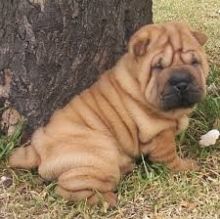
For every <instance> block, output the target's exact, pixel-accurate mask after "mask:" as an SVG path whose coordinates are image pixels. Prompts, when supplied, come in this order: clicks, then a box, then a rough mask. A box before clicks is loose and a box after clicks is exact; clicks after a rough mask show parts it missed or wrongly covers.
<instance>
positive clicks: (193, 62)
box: [191, 56, 200, 66]
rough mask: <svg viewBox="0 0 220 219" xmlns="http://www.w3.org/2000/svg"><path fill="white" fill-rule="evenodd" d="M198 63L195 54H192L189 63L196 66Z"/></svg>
mask: <svg viewBox="0 0 220 219" xmlns="http://www.w3.org/2000/svg"><path fill="white" fill-rule="evenodd" d="M199 64H200V62H199V60H198V59H197V58H196V57H195V56H193V57H192V61H191V65H194V66H196V65H199Z"/></svg>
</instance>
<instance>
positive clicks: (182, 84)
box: [174, 82, 188, 92]
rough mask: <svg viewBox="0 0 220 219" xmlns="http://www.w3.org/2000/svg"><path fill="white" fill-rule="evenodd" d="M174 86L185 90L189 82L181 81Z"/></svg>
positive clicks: (179, 89)
mask: <svg viewBox="0 0 220 219" xmlns="http://www.w3.org/2000/svg"><path fill="white" fill-rule="evenodd" d="M174 87H175V88H176V90H178V91H180V92H183V91H185V90H186V89H187V87H188V83H187V82H179V83H177V84H176V85H174Z"/></svg>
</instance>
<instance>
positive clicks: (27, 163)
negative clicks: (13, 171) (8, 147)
mask: <svg viewBox="0 0 220 219" xmlns="http://www.w3.org/2000/svg"><path fill="white" fill-rule="evenodd" d="M39 164H40V157H39V155H38V154H37V152H36V150H35V148H34V147H33V146H32V145H29V146H27V147H19V148H17V149H15V150H14V151H13V153H12V155H11V156H10V158H9V165H10V167H12V168H24V169H32V168H35V167H38V166H39Z"/></svg>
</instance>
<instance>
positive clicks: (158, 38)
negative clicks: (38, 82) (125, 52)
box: [129, 22, 207, 55]
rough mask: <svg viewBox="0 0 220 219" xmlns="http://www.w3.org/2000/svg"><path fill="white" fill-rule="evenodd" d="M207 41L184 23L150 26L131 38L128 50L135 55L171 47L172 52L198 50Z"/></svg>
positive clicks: (202, 35) (204, 36)
mask: <svg viewBox="0 0 220 219" xmlns="http://www.w3.org/2000/svg"><path fill="white" fill-rule="evenodd" d="M206 40H207V37H206V35H204V34H202V33H200V32H196V31H193V30H191V29H190V28H189V26H187V25H186V24H184V23H173V22H172V23H166V24H152V25H147V26H144V27H142V28H141V29H140V30H138V31H137V32H136V33H135V34H134V35H133V36H132V37H131V40H130V43H129V50H131V51H132V52H133V53H134V54H136V55H144V54H145V53H146V51H147V50H148V51H151V50H155V49H157V48H163V47H164V45H167V44H169V45H171V46H172V48H173V50H174V51H183V52H184V51H187V50H191V49H193V48H199V47H200V46H201V45H203V44H204V43H205V42H206Z"/></svg>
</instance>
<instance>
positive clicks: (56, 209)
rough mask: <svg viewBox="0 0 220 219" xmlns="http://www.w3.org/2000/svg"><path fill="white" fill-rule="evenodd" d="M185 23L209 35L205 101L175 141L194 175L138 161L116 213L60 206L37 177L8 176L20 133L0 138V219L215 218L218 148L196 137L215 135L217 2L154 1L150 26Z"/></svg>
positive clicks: (219, 62) (219, 86) (219, 59)
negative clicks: (194, 163)
mask: <svg viewBox="0 0 220 219" xmlns="http://www.w3.org/2000/svg"><path fill="white" fill-rule="evenodd" d="M173 19H174V20H186V21H187V22H189V23H191V25H192V26H194V27H197V28H198V29H201V30H203V31H205V32H206V33H207V34H208V35H209V42H208V44H207V46H206V49H207V51H208V54H209V59H210V63H211V74H210V76H209V80H208V96H207V97H206V99H205V100H204V101H203V102H202V103H201V104H200V105H199V106H198V107H197V109H196V110H195V112H194V113H193V115H192V119H191V123H190V127H189V129H188V130H187V131H186V132H184V133H182V134H181V135H180V136H178V138H177V143H178V148H179V153H180V154H181V155H182V156H188V157H193V158H195V159H197V160H198V161H199V162H200V165H201V170H200V171H198V172H190V173H178V174H172V173H170V172H168V171H167V170H166V169H165V168H164V167H163V166H160V165H152V164H149V163H147V162H145V161H144V160H143V159H141V160H140V164H139V165H138V166H137V167H136V168H135V170H134V171H133V173H132V174H130V175H129V176H127V177H126V178H125V179H124V180H122V182H121V183H120V185H119V187H118V190H119V192H118V193H119V204H118V206H117V208H115V209H112V210H106V208H105V206H101V207H93V208H89V207H87V205H86V203H85V202H81V203H78V204H74V203H68V202H65V201H64V200H63V199H61V198H60V197H57V196H56V195H55V193H54V190H53V189H54V186H55V185H54V184H53V183H52V184H51V183H47V182H44V181H43V180H42V179H41V178H40V177H39V176H38V175H37V172H36V171H24V170H17V171H13V170H11V169H10V168H8V166H7V157H8V154H9V153H10V151H11V149H12V148H13V147H14V146H16V145H18V144H19V140H20V135H21V128H20V127H18V129H17V131H16V133H14V135H13V136H11V137H10V138H6V137H4V136H0V160H1V161H0V178H1V177H2V176H4V178H5V180H4V182H2V183H0V218H6V219H13V218H22V219H23V218H39V219H41V218H42V219H47V218H48V219H49V218H67V219H68V218H83V219H90V218H94V219H99V218H113V219H125V218H126V219H148V218H152V219H162V218H166V219H170V218H186V219H187V218H193V219H214V218H216V219H217V218H220V142H218V143H217V144H216V145H214V146H211V147H208V148H201V147H199V145H198V140H199V137H200V136H201V135H202V134H204V133H205V132H206V131H208V130H210V129H211V128H218V129H220V67H219V66H220V38H219V37H218V36H219V35H220V33H219V31H220V22H219V19H220V2H219V1H218V0H209V1H205V0H199V1H193V0H186V1H184V2H183V1H173V0H154V20H155V21H156V22H161V21H165V20H173Z"/></svg>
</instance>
